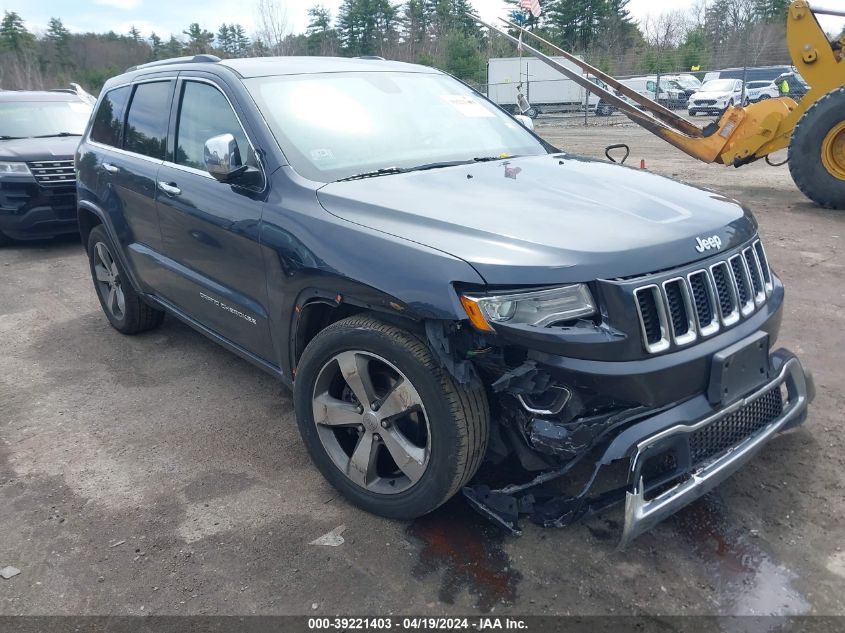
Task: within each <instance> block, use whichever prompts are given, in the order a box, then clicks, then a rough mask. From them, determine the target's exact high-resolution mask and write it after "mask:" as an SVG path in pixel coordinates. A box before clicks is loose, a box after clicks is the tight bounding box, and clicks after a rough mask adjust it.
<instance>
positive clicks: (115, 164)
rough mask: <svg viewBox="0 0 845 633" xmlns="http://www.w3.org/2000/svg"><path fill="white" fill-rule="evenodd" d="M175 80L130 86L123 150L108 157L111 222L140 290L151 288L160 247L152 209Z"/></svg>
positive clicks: (156, 270) (157, 80)
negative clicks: (117, 204) (117, 207)
mask: <svg viewBox="0 0 845 633" xmlns="http://www.w3.org/2000/svg"><path fill="white" fill-rule="evenodd" d="M174 84H175V80H174V79H172V78H164V79H159V78H155V79H149V80H147V79H145V80H143V81H139V82H137V83H136V84H134V85H133V86H132V96H131V98H130V100H129V105H128V106H127V111H126V118H125V125H124V133H123V147H122V149H123V151H121V152H119V153H117V154H115V155H113V156H110V157H109V159H108V162H104V163H103V165H102V167H103V169H105V170H107V171H109V172H111V178H112V182H113V183H114V189H115V191H116V192H117V195H118V196H119V198H120V201H121V203H122V208H123V213H122V214H121V215H120V216H119V220H122V221H123V222H120V221H118V222H115V228H116V229H117V231H118V233H119V239H120V240H121V242H122V243H123V245H124V252H126V253H127V254H128V257H129V260H130V264H131V265H132V267H133V268H134V269H135V271H136V272H137V273H138V278H139V280H140V281H141V283H142V284H143V286H144V288H143V290H145V291H150V290H151V289H153V288H154V287H155V284H156V279H157V273H158V266H157V263H156V261H157V259H158V255H159V253H160V252H161V249H162V243H161V230H160V228H159V222H158V211H157V209H156V196H157V191H156V183H157V177H158V171H159V168H160V167H161V164H162V162H163V161H164V157H165V151H166V148H167V129H168V125H169V109H170V103H171V100H172V97H173V88H174Z"/></svg>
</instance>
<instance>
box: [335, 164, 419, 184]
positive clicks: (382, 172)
mask: <svg viewBox="0 0 845 633" xmlns="http://www.w3.org/2000/svg"><path fill="white" fill-rule="evenodd" d="M406 171H408V170H407V169H401V168H400V167H384V168H382V169H376V170H374V171H365V172H364V173H362V174H355V175H354V176H347V177H346V178H341V179H340V180H337V181H335V182H346V181H347V180H363V179H364V178H377V177H378V176H392V175H393V174H404V173H405V172H406Z"/></svg>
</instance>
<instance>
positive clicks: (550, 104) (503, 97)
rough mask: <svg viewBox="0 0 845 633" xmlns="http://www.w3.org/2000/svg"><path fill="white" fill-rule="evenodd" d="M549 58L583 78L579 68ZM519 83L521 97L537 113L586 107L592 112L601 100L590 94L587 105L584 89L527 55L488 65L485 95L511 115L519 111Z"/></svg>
mask: <svg viewBox="0 0 845 633" xmlns="http://www.w3.org/2000/svg"><path fill="white" fill-rule="evenodd" d="M552 59H554V60H555V61H556V62H558V63H559V64H562V65H563V66H566V67H567V68H571V69H572V70H573V72H576V73H578V74H579V75H583V73H582V71H581V69H580V68H578V67H577V66H576V65H575V64H573V63H572V62H570V61H568V60H566V59H564V58H563V57H553V58H552ZM520 81H522V94H523V95H525V97H526V98H527V99H528V102H529V103H530V104H531V107H532V109H534V110H536V111H537V113H541V112H565V111H572V110H582V111H583V110H584V107H585V106H586V107H588V108H589V109H590V110H595V109H596V107H597V106H598V104H599V101H600V100H599V98H598V97H597V96H596V95H594V94H592V93H591V94H590V96H589V102H588V100H587V91H586V90H584V88H582V87H581V86H579V85H578V84H577V83H575V82H574V81H572V80H571V79H567V78H566V76H565V75H563V74H562V73H560V72H558V71H557V70H555V69H554V68H552V67H551V66H549V65H547V64H545V63H543V62H541V61H540V60H539V59H536V58H534V57H531V56H530V55H526V56H524V57H523V58H522V59H520V58H519V57H494V58H491V59H490V60H489V61H488V62H487V96H488V97H489V99H490V100H491V101H493V102H494V103H496V104H498V105H500V106H502V107H503V108H505V109H506V110H509V111H511V112H514V113H518V112H519V109H518V106H517V102H516V96H517V94H518V88H519V83H520Z"/></svg>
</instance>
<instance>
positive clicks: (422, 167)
mask: <svg viewBox="0 0 845 633" xmlns="http://www.w3.org/2000/svg"><path fill="white" fill-rule="evenodd" d="M510 158H516V156H508V157H507V158H505V157H502V156H480V157H477V158H468V159H466V160H446V161H443V162H440V163H426V164H425V165H417V166H416V167H409V168H408V169H406V170H405V171H426V170H428V169H443V168H445V167H457V166H459V165H471V164H472V163H488V162H490V161H493V160H508V159H510Z"/></svg>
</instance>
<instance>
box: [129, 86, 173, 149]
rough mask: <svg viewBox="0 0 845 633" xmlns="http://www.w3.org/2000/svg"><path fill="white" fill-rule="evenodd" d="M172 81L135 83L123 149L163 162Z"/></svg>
mask: <svg viewBox="0 0 845 633" xmlns="http://www.w3.org/2000/svg"><path fill="white" fill-rule="evenodd" d="M170 90H171V82H169V81H156V82H152V83H144V84H138V85H137V86H135V93H134V94H133V95H132V102H131V103H130V104H129V114H128V115H127V116H126V138H125V140H124V143H123V148H124V149H125V150H127V151H129V152H135V153H136V154H143V155H144V156H149V157H151V158H158V159H161V160H163V159H164V152H165V150H166V148H167V124H168V120H169V115H170Z"/></svg>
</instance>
